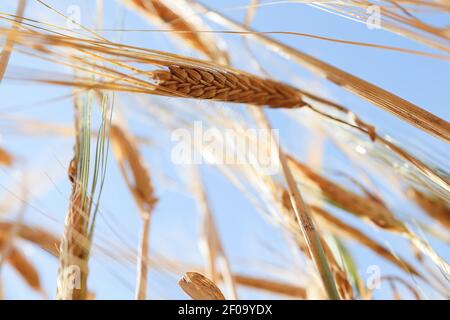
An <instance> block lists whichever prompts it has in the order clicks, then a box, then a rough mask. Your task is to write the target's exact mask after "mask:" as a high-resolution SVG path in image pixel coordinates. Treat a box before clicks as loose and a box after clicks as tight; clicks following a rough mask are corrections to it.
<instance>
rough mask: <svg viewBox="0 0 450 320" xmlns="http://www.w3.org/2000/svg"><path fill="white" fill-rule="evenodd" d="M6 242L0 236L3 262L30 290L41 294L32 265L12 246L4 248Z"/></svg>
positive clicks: (36, 273)
mask: <svg viewBox="0 0 450 320" xmlns="http://www.w3.org/2000/svg"><path fill="white" fill-rule="evenodd" d="M7 241H8V240H7V239H5V237H3V236H2V235H0V252H1V253H2V255H3V254H5V255H6V256H5V261H7V262H8V263H9V264H10V265H11V267H13V268H14V270H16V271H17V273H18V274H19V275H20V276H21V277H22V278H23V279H24V280H25V282H26V283H27V284H28V286H30V288H32V289H33V290H36V291H37V292H40V293H43V290H42V287H41V280H40V277H39V273H38V271H37V270H36V268H35V266H34V265H33V263H32V262H31V261H29V260H28V258H27V257H26V256H25V255H24V254H23V253H22V252H21V251H20V250H19V249H18V248H16V247H15V246H14V245H11V246H8V247H6V243H7ZM5 249H6V250H5Z"/></svg>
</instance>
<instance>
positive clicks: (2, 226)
mask: <svg viewBox="0 0 450 320" xmlns="http://www.w3.org/2000/svg"><path fill="white" fill-rule="evenodd" d="M13 230H15V231H16V232H17V236H18V237H20V238H22V239H24V240H27V241H29V242H32V243H34V244H36V245H38V246H39V247H41V248H42V249H43V250H45V251H47V252H49V253H50V254H52V255H53V256H55V257H57V256H58V255H59V252H58V250H59V246H60V240H59V238H58V237H56V236H55V235H53V234H51V233H50V232H48V231H46V230H43V229H41V228H37V227H30V226H27V225H24V224H20V223H11V222H0V236H1V235H8V234H10V233H11V232H12V231H13Z"/></svg>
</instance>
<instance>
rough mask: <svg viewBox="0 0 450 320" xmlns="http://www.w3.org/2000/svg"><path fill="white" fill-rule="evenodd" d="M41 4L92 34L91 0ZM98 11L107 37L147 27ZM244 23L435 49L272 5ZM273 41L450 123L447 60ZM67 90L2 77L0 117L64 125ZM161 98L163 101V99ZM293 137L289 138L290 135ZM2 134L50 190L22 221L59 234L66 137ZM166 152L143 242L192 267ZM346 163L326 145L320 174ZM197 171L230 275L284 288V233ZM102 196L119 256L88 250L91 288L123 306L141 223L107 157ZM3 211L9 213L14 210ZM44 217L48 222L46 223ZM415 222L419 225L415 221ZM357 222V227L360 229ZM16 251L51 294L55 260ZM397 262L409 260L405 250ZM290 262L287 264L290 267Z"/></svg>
mask: <svg viewBox="0 0 450 320" xmlns="http://www.w3.org/2000/svg"><path fill="white" fill-rule="evenodd" d="M28 2H29V4H28V7H27V10H26V16H27V17H30V18H37V19H40V20H46V21H48V22H51V23H55V24H59V25H61V24H62V23H63V21H62V20H61V18H60V17H58V16H57V15H56V14H55V13H52V12H50V11H49V10H48V9H46V8H44V7H43V6H42V5H39V4H38V3H37V2H36V1H32V0H30V1H28ZM46 2H47V3H48V4H50V5H52V6H54V7H55V8H56V9H58V10H60V11H61V12H65V11H66V10H67V7H68V6H69V5H71V4H76V5H79V6H80V8H81V14H82V16H81V17H82V23H83V25H85V26H87V27H90V28H92V27H93V26H94V20H95V16H94V14H95V8H94V7H95V6H94V1H88V0H85V1H80V0H79V1H75V0H71V1H46ZM105 3H106V5H105V12H104V15H105V17H107V18H106V19H105V28H106V29H109V28H111V29H120V28H126V29H145V28H147V29H148V28H153V26H151V25H149V24H148V23H147V22H146V21H145V20H144V19H142V18H141V17H140V16H137V15H136V14H135V13H133V12H131V11H127V10H126V9H124V8H123V7H122V6H120V5H119V4H118V2H116V1H112V0H105ZM15 4H16V1H14V0H8V1H2V4H0V12H8V13H12V12H14V10H15V9H14V8H15ZM246 4H247V2H246V1H236V0H232V1H225V0H212V1H208V5H209V6H210V7H214V8H217V9H219V10H220V11H222V12H224V13H225V14H226V15H228V16H230V17H233V18H235V19H237V20H240V21H242V18H243V16H244V14H245V9H244V8H243V6H245V5H246ZM429 19H431V20H432V21H434V22H444V23H447V25H448V24H449V22H450V21H448V20H447V21H445V20H443V18H442V17H439V16H431V17H429ZM212 26H213V27H214V28H216V29H217V30H223V28H222V27H220V26H216V25H212ZM252 27H253V28H255V29H257V30H260V31H295V32H301V33H310V34H314V35H321V36H326V37H330V38H338V39H346V40H352V41H360V42H371V43H377V44H384V45H390V46H396V47H402V48H408V49H414V50H420V51H425V52H434V53H436V51H434V50H430V49H429V48H427V47H425V46H423V45H419V44H417V43H415V42H412V41H410V40H408V39H405V38H403V37H401V36H398V35H394V34H392V33H389V32H387V31H384V30H369V29H368V28H366V26H365V25H363V24H360V23H356V22H353V21H350V20H347V19H344V18H342V17H338V16H335V15H332V14H330V13H327V12H323V11H319V10H317V9H316V8H313V7H310V6H308V5H306V4H301V3H279V4H273V5H270V6H263V7H261V8H260V9H258V10H257V13H256V17H255V19H254V21H253V23H252ZM102 35H103V36H105V37H107V38H108V39H111V40H113V41H118V40H119V41H121V42H123V43H126V44H130V45H137V46H141V47H146V48H151V49H157V50H167V51H176V52H179V53H183V54H186V55H193V54H194V53H192V52H190V51H189V50H188V49H186V48H184V47H183V46H181V45H177V43H174V42H173V41H170V40H169V41H168V40H167V39H166V37H165V34H158V33H144V32H123V33H119V32H104V33H102ZM274 37H275V38H277V39H279V40H280V41H283V42H285V43H287V44H289V45H291V46H293V47H296V48H298V49H300V50H302V51H304V52H306V53H308V54H311V55H314V56H315V57H317V58H320V59H322V60H324V61H326V62H328V63H330V64H332V65H334V66H337V67H339V68H341V69H343V70H346V71H348V72H350V73H352V74H354V75H357V76H360V77H362V78H363V79H366V80H369V81H370V82H372V83H374V84H376V85H379V86H381V87H382V88H384V89H387V90H389V91H391V92H394V93H395V94H397V95H399V96H401V97H403V98H405V99H407V100H409V101H411V102H413V103H415V104H417V105H419V106H422V107H423V108H425V109H427V110H428V111H430V112H432V113H434V114H436V115H438V116H440V117H442V118H444V119H447V120H448V119H449V118H450V106H449V101H450V87H449V86H450V81H449V80H450V79H449V75H450V65H449V64H448V62H444V61H440V60H435V59H430V58H425V57H419V56H415V55H409V54H402V53H397V52H392V51H386V50H381V49H374V48H363V47H356V46H350V45H344V44H337V43H329V42H324V41H321V40H315V39H307V38H302V37H297V36H287V35H274ZM223 38H224V39H226V40H227V42H228V44H229V46H230V52H232V60H233V63H234V65H235V66H236V67H238V68H242V69H245V70H248V71H251V72H255V70H254V68H252V66H251V65H249V63H248V54H247V53H246V52H245V51H244V50H243V49H242V40H241V37H239V36H236V35H224V36H223ZM251 46H252V49H253V52H254V53H255V55H256V56H257V57H258V59H259V60H260V61H261V63H262V65H263V66H264V67H265V68H267V70H268V71H269V72H270V73H271V74H272V75H273V76H274V77H275V78H280V79H281V78H283V79H288V81H289V82H291V83H294V84H299V83H301V84H302V85H305V86H310V87H308V88H307V89H311V91H313V90H316V89H317V88H319V89H320V90H321V91H323V92H326V93H327V94H328V95H329V96H330V97H332V98H333V99H334V100H337V101H339V102H341V103H342V104H344V105H346V106H349V107H350V108H351V109H352V110H353V111H355V112H356V113H357V114H358V115H360V116H361V117H363V118H364V119H370V121H371V123H373V124H375V125H376V126H377V127H379V128H380V130H381V132H383V133H386V134H389V135H392V136H394V137H398V138H399V139H402V141H404V142H405V143H406V144H410V143H420V144H421V145H422V146H425V148H429V150H437V151H438V154H439V156H438V160H439V163H441V164H442V163H443V164H444V165H445V166H448V163H447V162H446V160H447V159H448V157H449V156H450V150H449V148H448V147H447V145H446V144H445V143H443V142H440V141H437V140H436V139H434V138H431V137H429V136H427V135H426V134H423V133H421V132H419V130H417V129H415V128H412V127H411V126H409V125H405V124H404V123H402V122H401V121H399V120H398V119H396V118H395V117H393V116H391V115H389V114H387V113H386V112H384V111H381V110H379V109H377V108H376V107H374V106H373V105H370V104H369V103H366V102H364V101H362V100H361V99H359V98H357V97H355V96H354V95H352V94H350V93H347V92H344V91H343V90H342V89H340V88H338V87H336V86H334V85H330V84H329V83H327V82H325V81H324V80H322V79H320V78H317V77H316V76H315V75H313V74H310V73H309V72H306V71H305V70H304V69H303V68H302V67H300V66H298V65H295V64H294V63H292V62H289V61H286V60H284V59H283V58H280V57H278V56H277V55H276V54H274V53H271V52H269V51H267V50H266V49H264V48H263V47H261V46H260V45H258V44H256V43H252V44H251ZM10 66H11V69H10V72H12V71H11V70H15V69H14V68H18V67H29V68H33V69H38V70H41V72H42V73H43V74H45V73H46V72H49V71H58V72H67V70H64V69H61V68H60V67H58V66H55V65H52V64H50V63H47V62H43V61H40V60H36V59H31V58H30V57H28V56H24V55H20V54H14V55H13V57H12V59H11V62H10ZM7 76H8V74H7ZM69 93H70V89H69V88H61V87H52V86H43V85H34V84H30V83H23V82H17V81H12V80H6V81H4V82H3V83H2V85H1V86H0V97H1V102H2V103H1V104H0V114H1V115H2V117H3V116H5V115H8V116H24V117H29V118H33V119H42V120H46V121H52V122H57V123H65V124H67V125H68V126H70V125H71V121H72V109H71V101H70V100H68V99H65V100H58V101H56V102H51V103H48V102H46V101H48V100H50V99H52V98H54V97H59V96H62V95H66V94H69ZM119 98H120V101H121V102H123V106H122V109H123V111H124V113H125V114H127V115H129V116H130V123H129V124H130V128H132V129H133V131H135V132H138V133H139V134H142V135H148V136H150V137H155V135H154V132H152V131H151V129H152V128H149V127H147V126H146V125H145V124H144V123H143V122H142V121H139V119H137V118H136V117H137V116H136V113H135V112H132V111H129V110H127V103H133V98H132V97H131V96H130V95H127V94H123V95H119ZM168 101H169V102H170V101H171V100H170V99H168ZM300 112H301V111H300ZM269 114H270V116H271V120H272V122H273V126H274V128H277V129H279V130H280V135H281V139H282V142H283V144H285V145H286V146H289V147H290V148H293V150H295V152H296V153H297V154H300V155H302V154H304V152H305V151H304V150H305V149H306V148H307V147H308V143H310V141H309V139H310V138H311V136H308V135H307V133H305V132H301V131H294V130H298V129H295V127H294V128H293V127H292V125H293V124H292V123H291V122H289V121H287V120H286V117H285V116H283V113H282V112H281V111H271V112H270V113H269ZM1 121H2V123H3V121H5V120H3V119H2V120H1ZM296 132H298V133H297V134H296ZM0 136H1V140H0V142H1V143H2V145H4V146H5V147H6V148H8V150H11V151H12V152H13V153H15V154H17V155H18V157H19V158H20V159H22V160H21V162H20V165H17V166H18V168H19V167H29V168H34V170H37V173H36V174H37V175H38V178H37V180H38V181H39V182H41V183H43V184H47V185H49V187H48V190H47V191H46V192H43V193H42V194H41V195H40V196H38V197H34V198H33V199H32V201H31V203H32V206H29V207H27V210H26V213H25V220H26V221H29V222H30V223H32V224H37V225H40V226H46V227H48V228H49V229H51V230H54V231H55V232H61V230H62V222H63V219H64V215H65V213H66V211H67V198H68V195H69V192H70V186H69V183H68V182H67V181H66V178H65V177H66V176H65V175H66V173H65V172H66V166H67V163H68V159H70V156H71V152H72V144H73V141H72V139H70V138H62V137H54V136H45V137H36V136H26V135H25V136H13V135H8V134H7V133H5V132H2V131H0ZM156 139H160V140H159V141H158V142H157V144H158V145H159V146H166V147H167V144H170V140H169V139H168V137H163V136H157V137H156ZM425 150H427V149H425ZM169 152H170V148H164V150H161V149H160V148H151V147H150V148H149V147H146V148H144V150H143V153H144V155H145V158H146V160H147V161H148V165H149V167H150V168H152V169H151V170H152V171H155V172H157V174H156V178H155V181H156V183H155V185H156V186H157V191H156V193H157V196H158V197H159V198H160V201H159V203H158V206H157V208H156V212H155V214H154V217H153V220H152V231H151V240H150V243H151V247H152V249H151V251H150V255H151V254H152V251H153V250H154V251H157V252H158V253H164V254H165V255H167V256H171V257H174V258H175V257H176V258H178V259H181V260H183V261H186V262H189V263H193V264H197V265H200V264H201V263H202V259H201V255H200V253H199V250H198V246H197V240H196V235H197V234H198V230H197V229H198V214H197V212H196V207H195V203H194V202H193V200H192V198H191V197H190V196H189V195H188V194H187V192H186V190H185V191H184V192H183V193H180V192H178V190H175V189H173V188H171V187H170V185H168V184H167V183H165V181H164V179H162V177H166V178H167V177H169V178H173V179H175V180H177V181H179V180H180V179H179V178H178V173H180V172H181V173H182V171H183V168H176V167H174V166H173V165H171V164H168V159H169V155H170V153H169ZM345 161H346V160H345V158H343V157H342V155H341V154H339V153H338V152H337V151H336V149H335V148H333V147H332V146H330V145H329V144H327V146H326V149H325V158H324V161H323V162H324V163H323V165H324V167H325V168H326V169H327V170H329V171H333V170H338V169H340V168H341V167H342V166H343V165H345ZM18 168H17V169H18ZM17 169H14V170H9V169H3V168H2V169H1V170H0V183H1V186H2V187H3V188H2V190H0V195H2V194H5V195H8V194H9V193H8V192H9V191H11V190H15V192H18V191H17V189H14V185H17V182H18V181H20V175H19V174H18V173H17ZM348 170H350V173H352V172H351V168H348ZM202 172H203V174H204V177H205V184H206V187H207V190H208V196H209V198H210V202H211V206H212V209H213V211H214V214H215V217H216V220H217V225H218V226H220V227H219V229H220V230H219V232H220V236H221V237H222V240H223V242H224V246H225V250H226V252H227V253H228V254H229V256H230V258H231V261H232V267H233V270H236V271H239V272H242V273H246V272H251V273H253V274H261V275H266V276H267V275H269V276H272V277H274V278H279V279H285V280H287V279H286V278H285V277H286V274H285V273H284V272H283V269H287V268H288V269H289V272H290V273H292V271H293V270H295V268H296V267H298V268H301V267H302V266H301V264H298V260H296V259H295V258H293V257H292V252H291V251H290V249H289V248H288V247H287V246H286V242H285V239H284V236H283V234H282V233H281V232H280V231H279V230H277V229H276V227H274V226H273V225H272V224H270V223H269V222H268V221H266V220H264V219H262V218H261V215H259V214H258V213H257V212H256V211H255V209H254V208H253V207H252V205H251V204H250V203H249V202H248V200H247V199H246V198H245V197H244V196H243V195H242V194H240V193H239V192H238V191H237V190H236V189H235V188H234V187H233V186H232V185H231V184H230V182H229V181H227V180H226V179H225V178H224V177H223V176H222V175H221V174H220V173H219V172H218V171H217V170H216V169H215V168H213V167H207V166H204V167H203V168H202ZM327 172H328V171H327ZM17 177H18V178H17ZM18 179H19V180H18ZM11 181H16V183H11ZM31 189H32V188H31ZM8 190H9V191H8ZM116 195H118V196H116ZM388 196H389V195H388ZM102 199H103V201H102V212H101V214H100V218H99V220H98V224H97V227H96V235H95V237H96V238H95V243H96V244H97V245H98V246H99V247H100V248H101V247H102V246H103V247H104V246H110V245H111V244H113V245H114V247H113V248H114V250H113V251H115V253H116V254H117V257H116V258H115V259H109V258H105V257H103V256H102V252H101V250H100V249H99V251H98V252H97V251H96V250H97V249H94V252H93V259H92V264H91V274H90V278H89V287H90V289H91V290H92V291H93V292H94V293H95V294H96V296H97V298H100V299H131V298H133V291H134V281H135V267H134V265H133V264H132V263H130V262H126V261H125V256H126V254H125V253H126V252H128V253H129V252H130V250H135V248H136V247H137V243H138V234H139V229H140V228H139V225H140V221H139V216H138V214H137V210H136V208H135V206H134V204H133V202H132V199H131V197H130V195H129V192H128V190H127V189H126V187H125V185H124V184H123V181H122V179H121V176H120V174H119V172H118V170H117V166H116V163H115V161H114V160H113V159H112V158H111V160H110V161H109V165H108V174H107V178H106V186H105V190H104V193H103V197H102ZM391 205H393V206H394V207H395V208H396V209H397V208H399V209H400V210H408V213H407V214H412V215H418V214H419V213H418V211H417V209H415V208H411V207H405V206H403V203H393V204H392V203H391ZM13 214H15V213H14V212H13ZM49 216H50V217H52V218H49ZM342 216H345V217H346V219H348V221H351V222H354V223H359V222H358V221H356V220H355V219H353V218H351V217H348V215H342ZM421 217H422V218H423V215H422V216H421ZM358 225H359V226H362V224H361V223H359V224H358ZM364 230H365V231H367V232H368V233H369V234H371V235H373V236H374V237H377V238H378V239H380V241H382V242H383V243H384V242H385V241H386V243H389V244H393V245H394V247H395V251H397V252H402V253H403V252H407V250H409V248H408V246H407V244H406V242H405V241H402V240H398V237H394V236H392V235H388V234H386V233H384V232H379V231H376V230H374V229H373V228H370V227H365V229H364ZM433 244H434V242H433ZM24 247H25V249H26V252H27V253H29V254H30V255H31V257H33V258H32V260H33V262H35V263H36V266H37V268H38V269H39V271H40V273H41V277H42V283H43V285H44V288H45V290H46V292H47V293H48V294H49V296H50V297H53V296H54V292H55V279H56V273H57V262H56V261H55V260H54V258H53V257H50V256H48V255H46V254H42V253H41V252H40V251H39V250H38V249H35V248H33V247H31V246H30V245H26V244H25V245H24ZM350 248H353V249H354V251H353V254H354V256H355V258H356V260H357V262H358V264H359V271H360V272H361V274H362V275H363V276H364V275H365V274H366V269H367V266H369V265H372V264H376V265H379V266H380V267H381V270H382V272H383V273H385V274H399V271H398V270H397V269H396V268H395V267H393V266H392V265H390V264H387V263H384V262H383V261H382V260H381V259H379V258H378V257H376V256H374V255H373V254H372V253H370V252H368V251H367V250H366V249H362V248H361V247H356V246H353V245H350ZM436 249H437V250H438V251H439V252H440V254H441V255H443V257H444V258H447V259H448V258H450V252H449V250H448V247H446V246H442V245H438V244H436ZM405 255H407V254H406V253H405ZM409 256H410V255H409ZM255 257H256V258H257V259H258V260H257V262H258V263H254V264H252V263H251V258H255ZM122 258H123V259H122ZM284 259H286V260H284ZM262 262H266V263H269V264H273V265H275V266H277V268H274V269H275V271H273V272H270V273H267V272H265V271H264V270H263V269H261V267H260V265H258V264H261V263H262ZM289 263H293V264H294V265H295V264H296V265H295V267H294V268H293V267H292V265H289ZM299 270H300V269H299ZM186 271H188V270H186ZM300 271H301V270H300ZM179 276H181V274H180V275H179ZM178 278H179V277H178ZM2 279H3V284H4V291H5V297H6V298H11V299H15V298H38V297H39V296H38V295H36V294H35V293H33V292H31V291H30V290H29V289H28V288H27V287H26V286H25V285H24V284H23V282H22V280H21V279H19V278H18V277H17V275H15V274H14V272H12V271H11V269H10V268H9V267H8V266H5V267H4V271H3V274H2ZM176 282H177V277H173V276H171V275H168V274H166V273H164V272H159V271H155V270H152V271H151V273H150V276H149V289H148V292H149V297H150V298H186V297H185V295H184V294H183V293H182V292H181V291H180V289H179V288H178V287H177V284H176ZM387 289H388V288H387V285H386V284H384V285H383V286H382V288H381V289H380V290H377V291H376V292H375V296H376V297H379V298H382V297H387V296H386V294H387V292H388V290H387ZM241 294H242V297H244V298H245V297H247V298H260V297H270V296H267V295H264V294H261V293H256V292H250V291H248V290H242V292H241Z"/></svg>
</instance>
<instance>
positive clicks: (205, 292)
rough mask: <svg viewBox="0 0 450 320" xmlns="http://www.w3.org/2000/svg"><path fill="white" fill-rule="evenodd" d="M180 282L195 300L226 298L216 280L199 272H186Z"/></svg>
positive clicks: (182, 287)
mask: <svg viewBox="0 0 450 320" xmlns="http://www.w3.org/2000/svg"><path fill="white" fill-rule="evenodd" d="M178 284H179V285H180V287H181V289H183V291H184V292H186V294H187V295H189V296H190V297H191V298H192V299H194V300H225V297H224V295H223V294H222V292H221V291H220V289H219V288H218V287H217V286H216V285H215V284H214V282H212V281H211V280H209V279H208V278H206V277H205V276H204V275H202V274H200V273H198V272H186V273H185V274H184V276H183V278H181V280H180V281H179V282H178Z"/></svg>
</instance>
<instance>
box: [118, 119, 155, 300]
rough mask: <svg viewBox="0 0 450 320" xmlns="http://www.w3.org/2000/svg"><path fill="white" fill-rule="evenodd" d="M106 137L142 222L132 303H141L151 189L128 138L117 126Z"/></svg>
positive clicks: (145, 267) (148, 176)
mask: <svg viewBox="0 0 450 320" xmlns="http://www.w3.org/2000/svg"><path fill="white" fill-rule="evenodd" d="M110 137H111V142H112V147H113V153H114V155H115V157H116V159H117V161H118V163H119V167H120V170H121V172H122V176H123V177H124V179H125V181H126V183H127V186H128V188H129V189H130V191H131V194H132V195H133V198H134V200H135V202H136V204H137V206H138V208H139V211H140V214H141V218H142V232H141V240H140V246H139V258H138V260H139V261H138V275H137V285H136V299H138V300H144V299H145V298H146V292H147V272H148V237H149V232H150V215H151V213H152V211H153V208H154V206H155V204H156V202H157V199H156V197H155V196H154V190H153V185H152V182H151V179H150V174H149V171H148V170H147V168H146V166H145V165H144V162H143V160H142V157H141V155H140V153H139V149H138V147H137V144H136V142H135V140H134V138H133V136H132V135H130V134H129V133H127V132H126V131H125V129H124V128H122V127H120V126H119V125H117V124H113V125H112V126H111V131H110Z"/></svg>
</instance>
